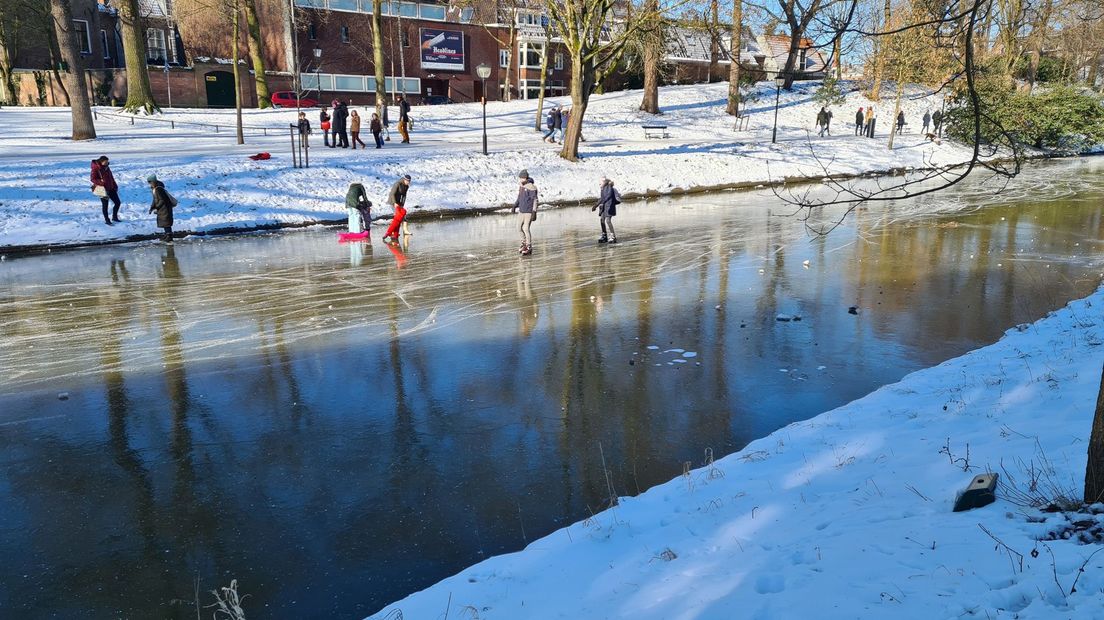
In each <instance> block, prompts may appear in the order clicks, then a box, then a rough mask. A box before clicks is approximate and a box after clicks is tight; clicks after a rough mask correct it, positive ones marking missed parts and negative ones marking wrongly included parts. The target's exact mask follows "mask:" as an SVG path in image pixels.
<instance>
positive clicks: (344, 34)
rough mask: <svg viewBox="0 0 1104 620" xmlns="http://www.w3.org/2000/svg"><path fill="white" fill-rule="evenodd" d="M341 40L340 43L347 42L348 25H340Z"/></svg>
mask: <svg viewBox="0 0 1104 620" xmlns="http://www.w3.org/2000/svg"><path fill="white" fill-rule="evenodd" d="M341 42H342V43H348V42H349V27H348V26H342V27H341Z"/></svg>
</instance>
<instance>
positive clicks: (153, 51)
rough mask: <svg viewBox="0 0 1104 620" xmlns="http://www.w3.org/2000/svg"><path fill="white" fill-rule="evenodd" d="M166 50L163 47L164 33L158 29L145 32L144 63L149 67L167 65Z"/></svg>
mask: <svg viewBox="0 0 1104 620" xmlns="http://www.w3.org/2000/svg"><path fill="white" fill-rule="evenodd" d="M166 58H168V49H167V48H166V46H165V31H164V30H161V29H159V28H149V29H147V30H146V62H147V63H148V64H151V65H164V64H167V62H166V60H165V59H166Z"/></svg>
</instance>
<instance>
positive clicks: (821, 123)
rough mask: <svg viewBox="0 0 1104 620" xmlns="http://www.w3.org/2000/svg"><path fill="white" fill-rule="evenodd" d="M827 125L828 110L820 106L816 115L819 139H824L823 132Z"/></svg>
mask: <svg viewBox="0 0 1104 620" xmlns="http://www.w3.org/2000/svg"><path fill="white" fill-rule="evenodd" d="M827 125H828V110H827V109H826V108H825V107H824V106H821V108H820V111H819V112H817V115H816V128H817V135H818V136H820V137H821V138H823V137H824V130H825V128H826V127H827Z"/></svg>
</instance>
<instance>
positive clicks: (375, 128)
mask: <svg viewBox="0 0 1104 620" xmlns="http://www.w3.org/2000/svg"><path fill="white" fill-rule="evenodd" d="M368 128H369V130H371V132H372V137H373V138H375V140H376V148H377V149H382V148H383V123H381V122H380V117H379V114H376V113H375V112H373V113H372V121H371V123H369V125H368Z"/></svg>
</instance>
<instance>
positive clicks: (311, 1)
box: [295, 0, 326, 9]
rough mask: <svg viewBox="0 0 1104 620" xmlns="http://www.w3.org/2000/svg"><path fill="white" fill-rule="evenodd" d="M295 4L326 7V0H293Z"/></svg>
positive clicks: (308, 6) (314, 7)
mask: <svg viewBox="0 0 1104 620" xmlns="http://www.w3.org/2000/svg"><path fill="white" fill-rule="evenodd" d="M295 4H296V5H297V6H305V7H307V8H310V9H324V8H326V0H295Z"/></svg>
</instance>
